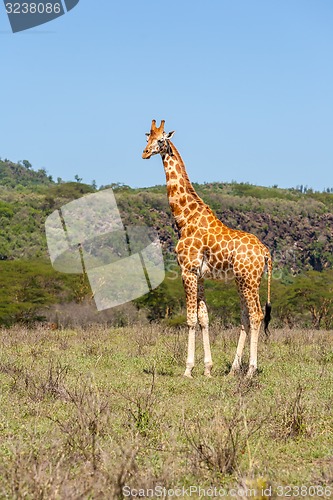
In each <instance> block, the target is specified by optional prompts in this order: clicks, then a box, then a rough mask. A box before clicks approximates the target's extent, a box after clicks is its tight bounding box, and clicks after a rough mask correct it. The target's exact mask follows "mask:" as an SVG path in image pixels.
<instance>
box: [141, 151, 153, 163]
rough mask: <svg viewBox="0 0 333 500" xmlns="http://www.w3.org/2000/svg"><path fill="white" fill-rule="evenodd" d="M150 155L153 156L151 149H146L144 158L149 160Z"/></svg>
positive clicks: (143, 154)
mask: <svg viewBox="0 0 333 500" xmlns="http://www.w3.org/2000/svg"><path fill="white" fill-rule="evenodd" d="M150 157H151V151H150V150H149V149H144V150H143V153H142V158H143V159H144V160H149V158H150Z"/></svg>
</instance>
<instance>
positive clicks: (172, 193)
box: [169, 184, 178, 198]
mask: <svg viewBox="0 0 333 500" xmlns="http://www.w3.org/2000/svg"><path fill="white" fill-rule="evenodd" d="M177 191H178V187H177V185H176V184H175V185H171V186H169V196H170V197H171V198H173V197H174V196H175V194H176V193H177Z"/></svg>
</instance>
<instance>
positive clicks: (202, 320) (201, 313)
mask: <svg viewBox="0 0 333 500" xmlns="http://www.w3.org/2000/svg"><path fill="white" fill-rule="evenodd" d="M198 320H199V325H200V328H201V331H202V340H203V347H204V356H205V357H204V363H205V372H204V374H205V376H206V377H211V373H210V372H211V370H212V366H213V361H212V354H211V351H210V342H209V318H208V311H207V306H206V301H205V291H204V280H203V279H199V280H198Z"/></svg>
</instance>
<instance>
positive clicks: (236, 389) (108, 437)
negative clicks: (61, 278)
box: [0, 325, 333, 499]
mask: <svg viewBox="0 0 333 500" xmlns="http://www.w3.org/2000/svg"><path fill="white" fill-rule="evenodd" d="M237 336H238V332H237V331H235V330H229V331H222V332H220V331H218V329H217V327H216V328H215V331H214V328H213V331H212V338H213V342H212V351H213V359H214V362H215V365H214V372H213V375H214V376H213V378H212V379H210V380H208V379H206V378H205V377H203V363H202V358H203V352H202V345H201V342H200V341H198V347H197V365H196V368H195V371H194V375H195V378H194V380H187V379H184V378H183V377H182V373H183V369H184V358H185V353H186V331H185V330H182V329H178V328H177V329H171V328H168V329H165V328H162V327H161V326H158V325H155V326H151V325H147V326H144V327H142V326H134V327H126V328H105V327H102V326H97V327H94V328H90V329H88V330H87V329H84V330H83V329H72V330H71V329H64V330H54V331H53V330H45V329H42V328H36V329H32V330H29V329H25V328H19V327H15V328H12V329H11V330H2V331H1V356H0V383H1V408H2V412H1V417H0V435H1V440H0V498H10V499H12V498H13V499H21V498H25V499H62V498H68V499H78V498H93V499H95V498H96V499H98V498H101V499H104V498H107V499H113V498H124V497H128V498H131V496H126V494H127V493H128V492H129V491H130V488H132V493H133V494H132V497H134V496H135V495H134V493H135V492H136V491H137V492H138V491H139V490H140V489H141V490H147V489H150V491H152V490H153V489H154V488H157V487H160V488H162V487H163V488H166V489H170V488H175V487H184V488H188V487H190V486H191V485H192V486H197V487H201V488H207V489H208V488H209V487H218V488H224V489H225V491H226V492H228V491H229V492H230V491H232V490H231V488H236V489H237V496H238V498H245V497H246V490H247V488H249V489H253V490H255V491H256V495H257V496H256V498H264V496H262V494H261V492H262V490H264V489H265V488H272V490H271V491H272V492H273V493H274V492H275V493H276V491H277V487H278V486H279V485H307V486H311V485H312V486H316V487H321V488H331V491H332V495H333V458H332V455H333V453H332V449H333V448H332V446H333V433H332V431H333V418H332V411H331V408H332V400H333V383H332V382H333V380H332V373H333V372H332V365H333V354H332V334H331V333H330V332H318V331H307V330H304V331H296V330H295V331H286V332H285V331H282V330H280V331H275V332H272V335H271V337H270V338H269V339H268V340H267V341H266V342H262V343H261V344H260V350H259V361H260V373H259V375H258V376H257V377H256V378H255V379H254V380H252V381H251V382H248V381H246V380H245V379H244V378H243V377H242V376H241V377H235V378H233V377H231V378H229V377H226V376H225V373H226V372H227V370H228V366H230V361H231V360H232V358H233V355H234V350H235V346H236V342H237ZM198 338H199V337H198ZM245 365H246V359H245ZM159 491H160V490H159ZM327 491H328V490H326V492H327ZM244 492H245V493H244ZM260 495H261V496H260ZM319 496H321V497H322V498H325V497H324V496H323V495H318V497H319ZM150 497H151V498H152V495H150ZM155 497H157V495H156V496H155ZM192 497H193V498H197V497H198V496H195V494H193V495H192ZM252 498H254V496H253V495H252ZM303 498H304V496H303ZM312 498H313V496H312Z"/></svg>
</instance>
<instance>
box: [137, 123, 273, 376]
mask: <svg viewBox="0 0 333 500" xmlns="http://www.w3.org/2000/svg"><path fill="white" fill-rule="evenodd" d="M164 123H165V120H162V121H161V124H160V126H159V127H157V126H156V120H153V121H152V125H151V130H150V132H149V133H147V134H146V136H147V145H146V148H145V149H144V150H143V154H142V158H143V159H149V158H150V157H151V156H153V155H156V154H160V155H161V157H162V161H163V165H164V170H165V175H166V186H167V195H168V199H169V205H170V208H171V212H172V214H173V216H174V219H175V222H176V225H177V228H178V231H179V233H180V237H179V241H178V243H177V246H176V254H177V260H178V263H179V266H180V269H181V275H182V281H183V286H184V290H185V295H186V310H187V325H188V351H187V360H186V370H185V373H184V376H185V377H188V378H193V377H192V370H193V367H194V358H195V335H196V334H195V332H196V326H197V323H199V325H200V329H201V332H202V338H203V347H204V367H205V368H204V375H205V376H207V377H211V369H212V366H213V361H212V356H211V349H210V341H209V321H208V312H207V306H206V301H205V294H204V279H205V278H210V279H217V280H221V279H224V280H227V279H232V278H234V279H235V282H236V285H237V289H238V293H239V296H240V304H241V331H240V336H239V340H238V345H237V349H236V354H235V358H234V361H233V363H232V366H231V371H230V373H231V374H236V373H238V372H239V371H240V369H241V361H242V354H243V349H244V344H245V340H246V336H247V335H248V334H249V336H250V362H249V368H248V371H247V375H246V376H247V377H248V378H251V377H252V376H253V375H254V373H255V372H256V371H257V350H258V337H259V330H260V325H261V322H262V320H263V319H264V327H265V333H267V331H268V324H269V321H270V317H271V304H270V281H271V275H272V260H271V256H270V252H269V250H268V249H267V247H266V246H265V245H263V243H261V241H259V239H258V238H257V237H256V236H254V235H253V234H250V233H246V232H244V231H239V230H235V229H231V228H229V227H227V226H226V225H225V224H223V223H222V222H221V221H220V220H219V219H218V218H217V217H216V216H215V214H214V213H213V211H212V210H211V208H210V207H209V206H208V205H206V204H205V203H204V201H203V200H202V199H201V198H200V197H199V196H198V194H197V193H196V191H195V190H194V188H193V186H192V184H191V182H190V180H189V177H188V175H187V172H186V169H185V164H184V162H183V160H182V158H181V156H180V154H179V152H178V150H177V149H176V147H175V146H174V144H173V143H172V142H171V140H170V139H171V138H172V136H173V135H174V131H172V132H170V133H166V132H164ZM266 266H267V271H268V291H267V302H266V306H265V316H264V314H263V311H262V309H261V305H260V300H259V287H260V282H261V278H262V275H263V272H264V269H265V267H266Z"/></svg>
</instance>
